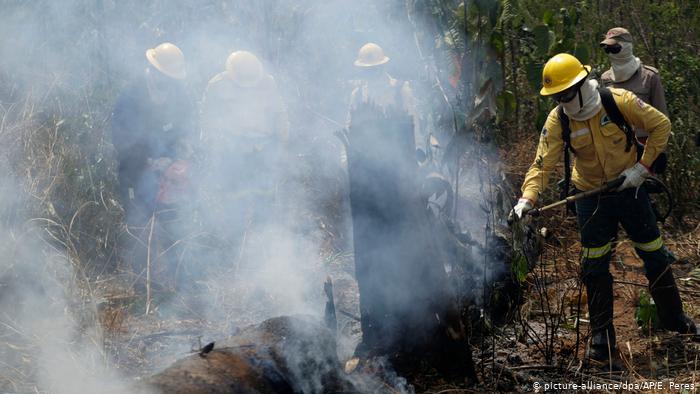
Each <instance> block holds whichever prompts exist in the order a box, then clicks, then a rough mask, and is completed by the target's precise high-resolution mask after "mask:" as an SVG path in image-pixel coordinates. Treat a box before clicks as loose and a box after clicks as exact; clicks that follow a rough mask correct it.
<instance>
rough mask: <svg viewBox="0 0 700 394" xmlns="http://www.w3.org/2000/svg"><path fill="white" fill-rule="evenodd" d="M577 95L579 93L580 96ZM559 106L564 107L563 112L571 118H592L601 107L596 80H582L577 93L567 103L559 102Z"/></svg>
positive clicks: (581, 119)
mask: <svg viewBox="0 0 700 394" xmlns="http://www.w3.org/2000/svg"><path fill="white" fill-rule="evenodd" d="M579 95H581V97H580V98H579ZM581 102H583V105H581ZM561 106H562V107H564V113H565V114H566V115H568V116H569V117H570V118H571V119H574V120H580V121H583V120H587V119H590V118H592V117H593V116H594V115H595V114H597V113H598V111H600V108H601V107H602V104H601V101H600V94H599V93H598V81H596V80H595V79H589V80H587V81H586V82H584V83H583V85H581V89H580V90H579V94H577V95H576V97H574V99H573V100H571V101H569V102H568V103H561Z"/></svg>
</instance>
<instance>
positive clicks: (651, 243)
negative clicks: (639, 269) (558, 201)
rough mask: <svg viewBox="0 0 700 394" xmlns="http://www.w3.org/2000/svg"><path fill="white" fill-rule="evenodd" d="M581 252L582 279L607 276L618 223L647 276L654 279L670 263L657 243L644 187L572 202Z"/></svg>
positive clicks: (656, 235)
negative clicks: (641, 262)
mask: <svg viewBox="0 0 700 394" xmlns="http://www.w3.org/2000/svg"><path fill="white" fill-rule="evenodd" d="M576 211H577V219H578V227H579V233H580V235H581V247H582V251H583V261H582V267H581V268H582V278H583V279H584V282H585V280H586V278H587V277H588V276H590V275H593V276H599V275H609V274H610V255H611V254H610V250H611V242H610V240H611V239H613V238H614V237H615V235H616V233H617V228H618V223H619V224H620V225H622V228H623V229H624V230H625V232H626V233H627V235H628V237H629V238H630V239H631V240H632V242H633V244H634V246H635V251H636V252H637V254H638V255H639V257H640V258H641V259H642V260H643V261H644V269H645V271H646V273H647V276H652V277H656V276H658V275H659V274H660V273H661V272H663V271H664V270H665V269H666V268H667V266H668V264H670V263H671V262H673V256H672V255H671V254H670V253H669V252H668V251H667V250H666V248H665V247H664V246H663V243H662V241H661V233H660V231H659V228H658V227H657V225H656V217H655V215H654V211H653V210H652V208H651V203H650V201H649V195H648V194H647V192H646V190H645V189H644V187H641V188H639V189H638V190H637V189H633V188H630V189H626V190H623V191H622V192H619V193H611V194H604V195H599V196H592V197H588V198H584V199H581V200H578V201H576Z"/></svg>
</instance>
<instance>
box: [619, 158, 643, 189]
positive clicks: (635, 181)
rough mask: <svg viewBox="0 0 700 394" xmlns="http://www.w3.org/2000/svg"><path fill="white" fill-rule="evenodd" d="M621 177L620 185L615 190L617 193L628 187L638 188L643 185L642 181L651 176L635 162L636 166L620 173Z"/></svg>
mask: <svg viewBox="0 0 700 394" xmlns="http://www.w3.org/2000/svg"><path fill="white" fill-rule="evenodd" d="M620 175H621V176H624V177H625V180H624V181H623V182H622V185H620V187H618V188H617V191H618V192H619V191H623V190H625V189H629V188H630V187H633V188H638V187H639V185H641V184H642V183H644V180H645V179H647V178H648V177H650V176H651V173H650V172H649V170H648V169H647V168H646V167H645V166H644V165H643V164H642V163H639V162H637V164H635V165H633V166H632V167H630V168H628V169H626V170H624V171H622V174H620Z"/></svg>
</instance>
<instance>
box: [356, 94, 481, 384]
mask: <svg viewBox="0 0 700 394" xmlns="http://www.w3.org/2000/svg"><path fill="white" fill-rule="evenodd" d="M351 118H352V123H351V125H350V127H349V129H348V131H347V134H346V136H345V137H346V138H347V139H346V141H345V142H346V148H347V157H348V178H349V190H350V207H351V213H352V221H353V241H354V252H355V276H356V279H357V283H358V287H359V293H360V314H361V316H360V317H361V327H362V342H361V344H360V345H359V346H358V349H357V351H356V353H357V355H358V356H360V357H372V356H375V355H395V356H396V357H395V358H396V359H406V358H409V359H410V358H411V356H419V357H421V358H423V359H425V358H426V357H429V358H431V359H432V360H433V361H434V362H435V364H436V365H435V366H436V367H441V366H442V367H445V369H451V372H456V373H458V374H460V375H461V376H467V377H469V378H471V379H474V380H475V379H476V376H475V372H474V367H473V362H472V358H471V350H470V348H469V346H468V344H467V341H466V333H465V330H464V327H463V325H462V324H461V321H460V318H459V313H458V308H457V304H456V297H455V294H453V293H452V291H451V289H450V287H449V286H447V284H448V279H447V274H446V272H445V266H444V263H443V259H442V258H441V254H440V251H439V246H438V242H437V241H436V239H435V238H434V236H433V232H432V229H431V222H430V219H429V216H428V215H429V210H428V209H427V206H426V201H425V199H424V196H423V195H422V193H421V187H420V183H421V181H420V180H419V176H418V162H417V159H416V147H415V139H414V135H413V124H412V119H411V117H410V116H408V115H407V114H406V113H404V112H403V111H400V110H392V109H387V108H379V107H376V106H374V105H372V104H369V103H367V104H362V105H359V106H358V107H357V108H356V109H355V110H354V111H353V112H352V114H351ZM431 356H432V357H431Z"/></svg>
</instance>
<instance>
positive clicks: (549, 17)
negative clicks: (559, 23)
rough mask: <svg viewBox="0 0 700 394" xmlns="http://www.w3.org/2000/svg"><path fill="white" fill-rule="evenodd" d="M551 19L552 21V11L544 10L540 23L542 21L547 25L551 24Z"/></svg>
mask: <svg viewBox="0 0 700 394" xmlns="http://www.w3.org/2000/svg"><path fill="white" fill-rule="evenodd" d="M553 21H554V12H552V10H547V11H545V12H544V15H542V23H544V24H545V25H547V26H552V22H553Z"/></svg>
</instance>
